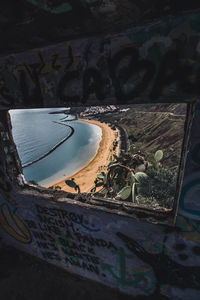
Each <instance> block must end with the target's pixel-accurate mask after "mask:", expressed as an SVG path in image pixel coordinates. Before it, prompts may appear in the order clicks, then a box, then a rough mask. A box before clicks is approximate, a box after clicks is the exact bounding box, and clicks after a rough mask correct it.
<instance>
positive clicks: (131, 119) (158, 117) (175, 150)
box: [100, 104, 186, 169]
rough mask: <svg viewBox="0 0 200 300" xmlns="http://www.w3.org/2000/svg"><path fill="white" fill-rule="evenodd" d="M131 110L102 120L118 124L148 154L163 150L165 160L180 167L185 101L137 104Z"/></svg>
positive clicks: (169, 164)
mask: <svg viewBox="0 0 200 300" xmlns="http://www.w3.org/2000/svg"><path fill="white" fill-rule="evenodd" d="M130 107H131V109H129V110H128V111H118V112H115V113H112V114H109V115H104V116H101V118H100V119H101V120H102V121H105V122H110V123H113V124H117V125H118V126H120V127H122V128H124V129H125V130H126V132H127V134H128V138H129V141H130V144H133V143H134V144H135V145H136V146H139V148H140V150H141V152H142V153H143V154H144V155H145V157H147V156H149V155H152V154H154V153H155V152H156V151H157V150H158V149H161V150H163V152H164V157H163V164H164V165H167V167H168V168H173V169H174V168H177V167H178V165H179V161H180V155H181V148H182V141H183V136H184V123H185V116H186V105H184V104H170V105H168V104H162V105H134V106H129V108H130Z"/></svg>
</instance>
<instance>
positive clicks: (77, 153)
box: [10, 108, 102, 186]
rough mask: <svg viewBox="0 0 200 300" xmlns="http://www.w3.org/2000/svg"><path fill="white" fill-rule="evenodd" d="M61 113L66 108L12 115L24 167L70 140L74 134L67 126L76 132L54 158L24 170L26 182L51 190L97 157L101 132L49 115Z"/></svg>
mask: <svg viewBox="0 0 200 300" xmlns="http://www.w3.org/2000/svg"><path fill="white" fill-rule="evenodd" d="M59 110H60V111H62V110H63V108H60V109H55V108H54V109H29V110H21V109H20V110H11V111H10V115H11V122H12V127H13V129H12V132H13V138H14V141H15V143H16V146H17V150H18V154H19V157H20V159H21V162H22V166H25V165H26V164H29V163H31V162H33V161H35V160H37V159H38V158H40V157H42V156H43V155H44V154H46V153H48V152H49V151H50V150H51V149H52V148H53V147H55V145H57V144H58V143H60V142H61V141H62V140H63V139H65V138H66V137H67V136H69V135H70V133H71V132H72V130H71V129H70V128H69V127H66V126H65V125H70V126H71V127H73V128H74V134H73V135H72V136H71V137H70V138H69V139H68V140H67V141H65V142H64V143H63V144H62V145H60V146H59V147H58V148H57V149H56V150H54V151H53V152H52V153H51V154H49V155H48V156H47V157H45V158H43V159H41V160H40V161H38V162H35V163H33V164H32V165H30V166H28V167H24V168H23V173H24V176H25V178H26V180H27V181H30V180H35V181H36V182H37V183H38V184H40V185H42V186H49V185H51V184H53V183H56V182H58V181H60V180H62V179H64V178H65V177H66V176H71V175H72V174H74V173H75V172H77V171H79V170H80V169H82V168H83V166H84V165H85V164H87V163H88V162H89V161H90V160H92V158H93V157H94V156H95V154H96V153H97V150H98V147H99V143H100V140H101V135H102V131H101V128H100V127H98V126H96V125H93V124H88V123H86V122H82V121H77V120H74V121H67V120H71V119H73V118H74V116H72V115H65V114H64V113H60V114H49V112H55V111H59ZM55 122H59V124H58V123H55ZM60 123H61V124H60Z"/></svg>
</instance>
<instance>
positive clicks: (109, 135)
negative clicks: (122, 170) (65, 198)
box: [53, 119, 120, 193]
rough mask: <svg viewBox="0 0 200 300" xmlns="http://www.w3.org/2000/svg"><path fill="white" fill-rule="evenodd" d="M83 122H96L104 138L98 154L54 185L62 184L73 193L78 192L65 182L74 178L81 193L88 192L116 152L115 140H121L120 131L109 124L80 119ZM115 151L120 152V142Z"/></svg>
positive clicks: (62, 186)
mask: <svg viewBox="0 0 200 300" xmlns="http://www.w3.org/2000/svg"><path fill="white" fill-rule="evenodd" d="M78 120H80V121H83V122H88V123H91V124H95V125H97V126H99V127H100V128H101V129H102V139H101V142H100V144H99V149H98V152H97V154H96V156H95V157H94V158H93V159H92V160H91V161H90V162H89V163H88V164H87V165H86V166H85V167H84V168H82V169H81V170H80V171H78V172H77V173H75V174H73V175H72V176H70V177H66V178H65V179H64V180H62V181H59V182H57V183H55V184H54V185H53V187H56V186H60V187H61V189H62V190H64V191H66V192H71V193H77V192H76V191H75V190H74V189H72V188H70V187H69V186H67V185H66V184H65V180H66V179H71V178H74V180H75V182H76V183H77V184H78V185H79V187H80V191H81V193H86V192H89V191H90V190H91V188H92V187H93V186H94V181H95V179H96V176H97V174H98V173H101V172H102V171H106V167H107V166H108V164H109V162H110V161H111V157H112V156H113V154H114V151H113V142H114V141H119V139H120V135H119V131H118V130H117V129H116V130H113V129H111V128H110V127H109V125H108V124H105V123H101V122H100V121H96V120H87V119H78ZM115 153H116V154H117V155H118V153H119V143H118V146H117V148H116V150H115Z"/></svg>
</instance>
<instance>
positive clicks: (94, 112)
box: [80, 105, 117, 117]
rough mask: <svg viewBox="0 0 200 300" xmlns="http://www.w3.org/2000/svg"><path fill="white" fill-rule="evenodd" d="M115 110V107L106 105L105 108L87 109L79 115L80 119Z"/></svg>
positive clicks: (93, 107)
mask: <svg viewBox="0 0 200 300" xmlns="http://www.w3.org/2000/svg"><path fill="white" fill-rule="evenodd" d="M115 110H117V107H116V106H115V105H107V106H91V107H87V108H86V109H85V110H84V111H83V112H81V113H80V116H81V117H86V116H90V115H98V114H103V113H108V112H113V111H115Z"/></svg>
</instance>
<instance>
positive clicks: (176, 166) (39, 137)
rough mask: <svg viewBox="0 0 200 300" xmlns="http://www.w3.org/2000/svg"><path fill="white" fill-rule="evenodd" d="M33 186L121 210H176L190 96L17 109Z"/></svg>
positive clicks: (16, 130) (15, 127) (15, 129)
mask: <svg viewBox="0 0 200 300" xmlns="http://www.w3.org/2000/svg"><path fill="white" fill-rule="evenodd" d="M9 113H10V117H11V123H12V135H13V138H14V142H15V144H16V147H17V151H18V154H19V157H20V160H21V165H22V168H23V174H24V176H25V179H26V182H27V183H28V185H29V186H32V187H36V186H37V188H39V189H40V187H42V188H45V189H47V190H48V191H50V190H51V191H52V192H58V193H59V192H62V193H63V192H65V193H66V196H67V197H70V198H72V199H75V200H81V201H82V202H88V201H89V202H90V204H94V205H103V207H104V206H105V207H106V206H108V207H110V206H112V205H113V208H114V209H117V211H121V210H122V208H123V209H124V210H125V211H128V213H130V211H137V210H139V211H140V213H141V210H142V211H143V210H146V211H148V213H150V215H155V214H158V216H159V213H160V216H161V214H164V218H165V217H167V215H168V214H169V215H170V216H172V215H173V218H174V211H175V209H176V207H177V200H178V195H179V189H180V182H181V174H180V168H181V164H183V160H184V157H183V156H184V155H183V148H184V134H185V127H186V120H187V104H181V103H176V104H175V103H174V104H154V105H152V104H151V105H150V104H135V105H123V106H122V105H107V106H91V107H79V108H75V107H72V108H64V107H63V108H48V109H25V110H10V111H9Z"/></svg>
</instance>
